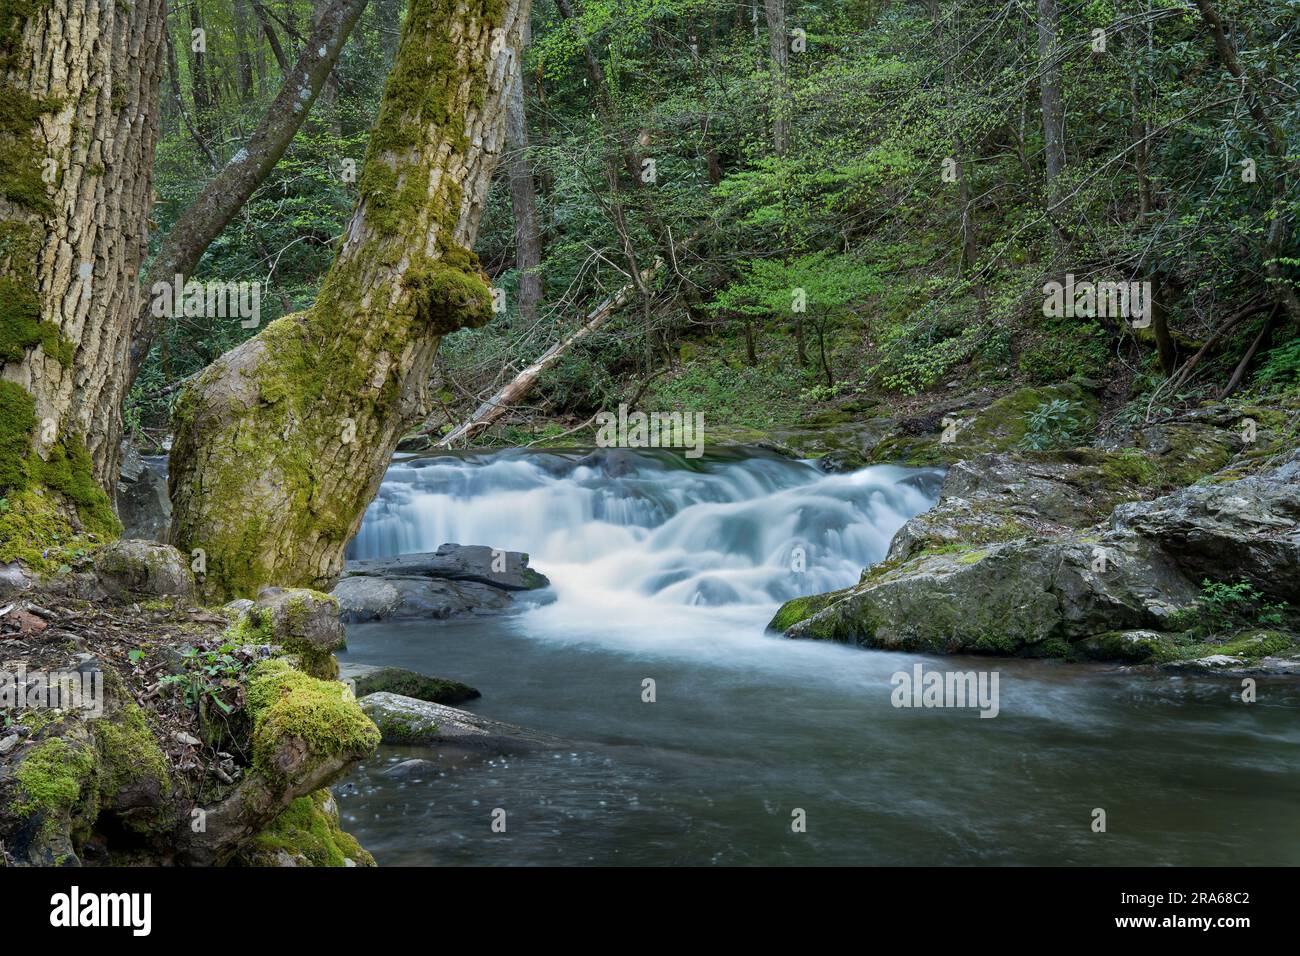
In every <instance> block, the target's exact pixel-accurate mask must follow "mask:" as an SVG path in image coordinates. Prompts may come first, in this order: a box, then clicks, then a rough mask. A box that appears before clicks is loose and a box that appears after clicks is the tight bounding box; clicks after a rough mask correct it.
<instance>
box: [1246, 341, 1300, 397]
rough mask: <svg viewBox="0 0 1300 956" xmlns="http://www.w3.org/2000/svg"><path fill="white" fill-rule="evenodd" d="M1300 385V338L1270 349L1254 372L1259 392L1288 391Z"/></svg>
mask: <svg viewBox="0 0 1300 956" xmlns="http://www.w3.org/2000/svg"><path fill="white" fill-rule="evenodd" d="M1297 386H1300V338H1293V339H1292V340H1291V341H1289V342H1287V343H1285V344H1283V345H1279V346H1278V347H1277V348H1275V349H1271V350H1270V351H1269V352H1267V353H1266V354H1265V355H1264V361H1263V362H1262V363H1261V364H1260V367H1259V370H1258V371H1257V372H1256V373H1255V388H1256V390H1257V391H1259V392H1260V393H1261V394H1269V393H1272V392H1278V391H1289V390H1292V389H1294V388H1296V387H1297Z"/></svg>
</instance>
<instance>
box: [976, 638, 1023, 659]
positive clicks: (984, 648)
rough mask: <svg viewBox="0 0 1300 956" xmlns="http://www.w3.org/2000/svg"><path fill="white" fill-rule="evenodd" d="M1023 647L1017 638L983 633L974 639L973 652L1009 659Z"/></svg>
mask: <svg viewBox="0 0 1300 956" xmlns="http://www.w3.org/2000/svg"><path fill="white" fill-rule="evenodd" d="M1022 646H1024V645H1023V642H1022V641H1021V640H1020V638H1018V637H1013V636H1012V635H1010V634H1002V633H985V634H981V635H980V636H979V637H977V638H976V639H975V646H974V647H975V650H976V651H979V652H981V653H984V654H998V655H1001V656H1003V657H1010V656H1012V655H1013V654H1015V653H1016V652H1017V651H1019V650H1020V648H1021V647H1022Z"/></svg>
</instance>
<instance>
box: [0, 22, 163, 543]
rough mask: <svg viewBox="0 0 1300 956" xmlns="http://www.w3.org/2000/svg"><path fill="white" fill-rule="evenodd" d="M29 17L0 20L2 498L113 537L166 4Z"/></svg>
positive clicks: (10, 504) (151, 162) (149, 184)
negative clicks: (1, 109)
mask: <svg viewBox="0 0 1300 956" xmlns="http://www.w3.org/2000/svg"><path fill="white" fill-rule="evenodd" d="M8 9H9V8H7V10H8ZM37 10H38V12H36V13H34V14H32V15H30V16H27V17H24V16H23V15H22V14H20V13H17V12H15V13H7V14H6V18H7V22H4V23H2V24H0V84H2V85H3V89H0V96H3V98H4V100H5V102H6V103H7V104H8V112H7V113H6V119H5V121H4V122H3V123H2V124H0V140H3V141H4V143H3V152H4V156H5V157H6V160H5V162H4V163H3V164H0V405H3V416H2V417H0V496H6V497H8V499H9V506H10V508H11V509H14V508H19V509H21V500H28V501H29V503H31V504H33V505H34V504H35V502H32V501H30V499H28V498H27V496H26V495H24V494H23V493H24V492H25V491H26V490H28V489H30V490H31V491H32V492H33V493H36V492H39V494H40V495H41V496H42V500H44V501H45V502H46V503H47V504H48V503H49V502H51V501H57V502H58V503H59V506H60V510H61V512H62V513H63V515H64V516H65V517H66V518H67V520H68V521H69V523H70V524H71V525H72V530H73V531H78V530H86V531H94V532H103V533H106V534H111V533H114V532H115V531H116V529H117V527H118V526H117V523H116V519H115V518H113V516H112V513H111V510H108V505H109V502H110V500H111V498H110V496H111V494H112V492H111V489H112V488H113V487H114V483H115V479H116V477H117V456H118V448H117V436H119V435H120V434H121V420H120V417H119V415H120V412H119V409H120V407H121V398H122V395H123V394H124V385H125V379H126V376H125V374H124V368H125V362H126V352H127V346H128V343H129V334H130V317H131V316H133V315H135V312H136V309H137V307H138V306H137V301H138V297H139V284H138V281H137V278H138V276H139V272H140V265H141V263H142V261H143V259H144V256H145V252H146V235H147V230H148V214H149V207H150V186H151V176H152V166H153V151H154V143H155V140H156V138H157V135H158V121H159V111H158V94H159V88H160V85H161V78H162V68H163V65H164V63H165V57H164V55H163V45H162V40H163V31H164V23H163V17H164V5H163V0H136V2H134V3H132V4H122V3H116V2H114V0H92V2H86V0H54V2H51V3H48V4H41V5H37ZM43 173H44V174H45V175H44V176H43V175H42V174H43ZM106 490H107V493H106ZM20 499H21V500H20ZM0 544H3V542H0ZM27 544H28V545H29V546H30V545H32V544H35V542H27ZM38 550H39V546H38Z"/></svg>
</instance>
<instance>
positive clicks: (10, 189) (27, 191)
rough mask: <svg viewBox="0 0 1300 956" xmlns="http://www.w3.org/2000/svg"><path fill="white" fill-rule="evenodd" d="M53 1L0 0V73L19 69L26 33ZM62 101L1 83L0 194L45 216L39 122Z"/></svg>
mask: <svg viewBox="0 0 1300 956" xmlns="http://www.w3.org/2000/svg"><path fill="white" fill-rule="evenodd" d="M51 2H52V0H0V77H4V76H6V75H8V74H9V73H10V72H11V71H13V70H18V69H20V68H21V63H20V59H21V58H20V53H21V51H22V39H23V32H24V30H25V29H26V27H27V24H28V22H29V21H30V20H32V18H34V17H36V16H37V15H38V14H40V13H41V11H43V10H45V9H46V8H47V7H49V6H50V4H51ZM60 105H61V101H60V100H59V99H57V98H54V97H44V98H38V97H34V96H32V95H31V94H29V93H27V92H26V91H25V90H21V89H18V88H17V87H15V86H13V85H11V84H8V83H6V84H4V85H3V86H0V195H2V196H4V197H5V198H6V199H8V200H10V201H11V202H15V203H18V204H19V205H21V206H25V207H26V208H27V209H29V210H31V211H32V212H35V213H39V214H43V215H48V214H49V213H51V212H52V211H53V206H52V204H51V202H50V198H49V195H48V193H47V192H46V187H45V182H44V181H43V180H42V178H41V172H42V170H41V159H42V157H43V154H44V149H43V146H42V144H43V140H42V139H41V138H40V137H39V136H38V135H37V130H36V129H35V124H36V120H37V118H39V117H40V116H41V115H42V114H44V113H49V112H53V111H54V110H57V109H58V108H59V107H60Z"/></svg>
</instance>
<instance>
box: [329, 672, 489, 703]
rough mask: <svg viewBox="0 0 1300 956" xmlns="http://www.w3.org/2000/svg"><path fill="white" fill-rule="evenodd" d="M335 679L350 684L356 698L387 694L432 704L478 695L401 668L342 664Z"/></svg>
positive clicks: (470, 689)
mask: <svg viewBox="0 0 1300 956" xmlns="http://www.w3.org/2000/svg"><path fill="white" fill-rule="evenodd" d="M339 679H340V680H342V681H343V682H344V683H346V684H348V685H350V686H351V687H352V692H353V694H354V695H355V696H356V697H358V698H360V697H365V696H367V695H369V694H377V693H379V692H380V691H387V692H389V693H391V694H398V695H400V696H402V697H412V698H414V699H416V700H425V701H430V702H431V703H435V704H459V703H462V702H463V701H467V700H474V699H475V698H477V697H480V696H481V695H480V694H479V692H478V690H477V689H475V688H473V687H470V686H469V685H468V684H462V683H461V682H460V681H454V680H447V679H445V678H442V677H429V676H427V675H425V674H420V673H417V672H416V671H412V670H407V669H406V668H404V667H381V666H375V665H371V664H351V663H345V664H343V665H341V667H340V668H339Z"/></svg>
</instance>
